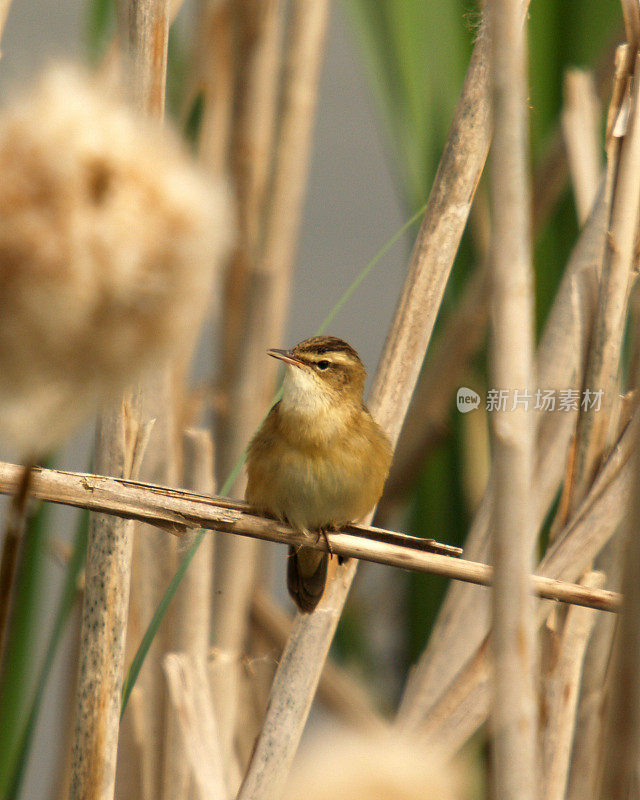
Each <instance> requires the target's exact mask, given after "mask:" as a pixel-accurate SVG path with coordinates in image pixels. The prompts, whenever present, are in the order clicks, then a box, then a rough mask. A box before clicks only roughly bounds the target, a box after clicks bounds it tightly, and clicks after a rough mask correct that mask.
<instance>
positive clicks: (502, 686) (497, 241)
mask: <svg viewBox="0 0 640 800" xmlns="http://www.w3.org/2000/svg"><path fill="white" fill-rule="evenodd" d="M488 19H489V35H490V39H491V54H492V58H491V65H492V68H491V78H492V97H493V123H494V134H493V146H492V152H491V208H492V247H491V265H492V290H493V297H492V311H493V326H492V327H493V337H492V338H493V342H492V343H493V347H492V351H491V352H490V366H491V370H490V371H491V379H492V385H493V386H495V387H498V388H500V389H502V388H508V389H509V390H510V391H513V392H523V390H524V391H525V392H526V391H527V390H530V387H533V385H534V377H533V276H532V271H531V248H530V231H529V186H528V175H527V166H526V165H527V154H528V135H527V118H526V102H525V101H526V97H527V84H526V46H525V35H524V32H523V30H522V26H521V24H520V3H519V2H518V0H493V2H491V3H489V5H488ZM514 405H515V400H514ZM492 423H493V424H492V430H493V447H492V450H493V463H494V476H495V487H496V490H495V503H494V507H493V514H492V523H493V553H494V584H493V593H492V597H493V626H492V647H493V660H494V663H493V671H494V675H493V681H494V686H493V705H492V708H491V733H492V739H493V753H494V759H495V761H494V775H493V777H494V792H495V795H496V797H500V798H504V799H505V800H506V799H507V798H512V799H513V800H516V798H518V800H524V798H533V797H535V796H536V795H537V782H536V747H535V743H536V732H537V726H536V699H535V697H536V691H535V678H534V674H535V664H536V643H535V628H534V619H533V598H532V595H531V588H530V580H529V575H530V574H531V572H532V571H533V560H532V544H533V541H534V537H535V535H536V530H537V529H536V526H535V520H534V499H533V496H532V488H533V460H534V438H533V437H534V419H533V415H532V414H530V413H529V411H528V409H527V407H526V404H524V403H522V404H519V405H518V406H517V407H515V408H513V407H512V408H504V409H503V408H500V409H498V410H497V411H496V412H495V413H494V415H493V418H492Z"/></svg>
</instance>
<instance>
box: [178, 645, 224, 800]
mask: <svg viewBox="0 0 640 800" xmlns="http://www.w3.org/2000/svg"><path fill="white" fill-rule="evenodd" d="M163 663H164V670H165V673H166V676H167V683H168V686H169V695H170V698H171V708H173V709H174V710H175V712H176V716H177V720H178V722H179V725H180V731H181V736H182V742H183V747H184V753H185V758H186V765H185V766H186V767H187V768H188V772H189V773H192V774H193V775H194V778H195V783H196V787H197V793H196V796H197V798H198V800H227V797H229V794H228V792H227V787H226V785H225V780H224V768H223V762H222V755H221V752H220V747H219V731H218V725H217V721H216V715H215V709H214V707H213V702H212V698H211V691H210V689H209V680H208V675H207V671H206V667H205V663H206V662H205V661H204V660H203V659H202V658H200V657H198V656H195V655H189V654H187V653H168V654H167V655H166V656H165V658H164V662H163ZM187 788H188V787H187ZM179 796H180V797H182V798H188V797H189V796H190V795H189V794H187V789H185V793H184V794H182V795H179Z"/></svg>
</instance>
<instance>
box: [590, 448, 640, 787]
mask: <svg viewBox="0 0 640 800" xmlns="http://www.w3.org/2000/svg"><path fill="white" fill-rule="evenodd" d="M638 453H640V448H638ZM639 476H640V456H638V455H636V476H635V491H634V492H633V493H632V498H633V513H632V517H631V520H630V523H629V525H628V530H627V543H626V547H625V548H624V549H623V551H622V554H623V556H624V576H623V583H622V586H623V590H624V592H625V601H624V605H623V613H622V615H621V618H620V624H619V627H618V631H617V635H616V642H615V646H614V658H613V665H612V670H611V673H610V678H611V685H610V689H611V698H610V702H609V705H608V708H607V710H606V722H605V726H604V732H603V736H602V739H601V742H600V746H601V748H602V751H603V755H604V758H603V767H602V773H601V774H602V785H601V787H600V794H599V797H600V798H601V799H602V800H622V798H628V797H630V796H632V795H631V792H630V789H631V788H632V787H633V786H634V785H635V781H636V780H637V769H638V749H639V748H640V681H639V678H638V664H640V582H639V581H638V574H639V572H640V537H638V535H637V534H638V525H639V524H640V508H639V501H638V490H637V487H638V478H639Z"/></svg>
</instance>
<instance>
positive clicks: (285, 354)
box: [267, 350, 304, 367]
mask: <svg viewBox="0 0 640 800" xmlns="http://www.w3.org/2000/svg"><path fill="white" fill-rule="evenodd" d="M267 355H270V356H273V357H274V358H279V359H280V361H284V363H285V364H292V365H293V366H294V367H303V366H304V364H303V362H302V361H299V360H298V359H297V358H294V357H293V356H292V355H291V351H290V350H267Z"/></svg>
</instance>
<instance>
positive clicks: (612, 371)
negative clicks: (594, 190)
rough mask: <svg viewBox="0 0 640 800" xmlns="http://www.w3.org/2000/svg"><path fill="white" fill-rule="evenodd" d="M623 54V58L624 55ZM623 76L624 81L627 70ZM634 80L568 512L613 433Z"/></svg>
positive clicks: (630, 202)
mask: <svg viewBox="0 0 640 800" xmlns="http://www.w3.org/2000/svg"><path fill="white" fill-rule="evenodd" d="M624 60H625V62H626V58H625V59H624ZM622 78H623V81H624V84H625V85H626V75H623V76H622ZM637 80H638V78H637V74H636V76H635V77H634V82H633V95H632V97H629V98H627V100H626V102H623V105H622V107H621V111H620V114H622V115H623V116H626V114H630V116H629V119H628V123H627V124H626V125H623V126H620V127H621V130H618V127H619V126H618V125H616V126H615V127H614V130H613V133H612V137H611V141H610V143H609V147H608V154H609V165H608V173H609V175H610V178H609V180H610V181H611V183H612V191H613V197H612V201H611V216H610V219H609V225H608V230H609V233H608V236H607V241H606V250H605V255H604V262H603V267H602V280H601V284H600V295H599V300H598V312H597V316H596V320H595V323H594V330H593V339H592V344H591V348H590V351H589V363H588V368H587V374H586V377H585V388H586V389H587V390H589V391H591V392H598V391H601V392H602V402H601V403H600V404H599V405H596V404H592V405H591V406H590V407H588V408H586V409H583V411H582V413H581V414H580V417H579V419H578V427H577V431H576V442H577V444H576V455H575V463H574V467H573V474H572V476H571V486H570V502H569V511H570V512H571V511H572V510H573V509H575V507H576V505H577V503H579V502H581V500H582V499H583V497H584V496H585V495H586V493H587V491H588V489H589V487H590V486H591V484H592V483H593V479H594V476H595V474H596V473H597V471H598V469H599V467H600V465H601V463H602V460H603V458H604V457H605V456H606V453H607V452H608V449H609V448H610V446H611V442H612V440H613V438H615V435H616V431H615V430H612V429H611V428H612V426H611V419H612V415H613V412H614V411H615V410H616V404H617V397H618V374H619V369H620V349H621V347H622V341H623V337H624V328H625V322H626V317H627V305H628V300H629V291H630V286H631V276H632V270H633V267H634V264H635V251H634V248H635V240H636V234H637V220H638V213H639V211H640V180H639V179H638V175H640V122H639V120H638V113H639V111H638V100H639V98H640V89H639V88H638V86H637ZM625 96H626V92H625ZM627 103H630V104H631V105H630V106H628V105H627Z"/></svg>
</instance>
